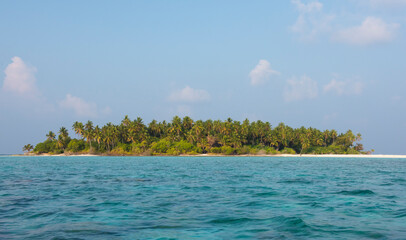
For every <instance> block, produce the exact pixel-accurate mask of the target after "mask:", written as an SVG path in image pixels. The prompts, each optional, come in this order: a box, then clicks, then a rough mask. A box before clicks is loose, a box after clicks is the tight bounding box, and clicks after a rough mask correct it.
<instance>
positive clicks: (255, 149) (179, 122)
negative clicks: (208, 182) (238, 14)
mask: <svg viewBox="0 0 406 240" xmlns="http://www.w3.org/2000/svg"><path fill="white" fill-rule="evenodd" d="M72 130H73V131H74V132H75V134H76V135H77V136H78V138H71V137H70V136H69V133H68V129H67V128H65V127H61V128H60V129H59V132H58V136H57V135H56V134H55V133H54V132H52V131H49V133H48V134H46V140H45V141H44V142H40V143H38V144H36V145H35V146H33V145H31V144H27V145H25V146H24V147H23V150H24V151H25V152H26V154H29V155H45V154H46V155H49V154H51V155H57V154H63V155H81V154H93V155H106V156H109V155H111V156H152V155H169V156H178V155H199V154H208V155H278V154H298V155H299V154H300V155H302V154H313V155H314V154H369V153H371V151H364V147H363V145H362V144H361V143H359V141H361V134H359V133H357V134H354V133H353V132H352V131H351V130H348V131H346V132H345V133H338V132H337V131H336V130H334V129H333V130H324V131H321V130H318V129H316V128H311V127H309V128H306V127H300V128H292V127H289V126H287V125H285V124H284V123H279V124H278V125H277V126H276V127H272V125H271V124H270V123H269V122H263V121H260V120H258V121H252V122H250V121H249V120H248V119H246V120H244V121H243V122H240V121H235V120H232V119H231V118H228V119H227V120H225V121H221V120H215V121H213V120H210V119H209V120H206V121H203V120H197V121H194V120H193V119H191V118H190V117H188V116H186V117H183V118H180V117H179V116H175V117H173V119H172V121H171V122H166V121H162V122H158V121H156V120H152V121H151V122H150V123H149V124H147V125H146V124H144V122H143V120H142V118H140V117H137V118H136V119H134V120H131V119H130V118H129V117H128V116H125V117H124V119H123V120H122V121H121V123H120V124H118V125H114V124H112V123H107V124H106V125H104V126H94V124H93V122H92V121H90V120H89V121H87V122H86V123H82V122H75V123H74V124H73V126H72ZM372 151H373V150H372Z"/></svg>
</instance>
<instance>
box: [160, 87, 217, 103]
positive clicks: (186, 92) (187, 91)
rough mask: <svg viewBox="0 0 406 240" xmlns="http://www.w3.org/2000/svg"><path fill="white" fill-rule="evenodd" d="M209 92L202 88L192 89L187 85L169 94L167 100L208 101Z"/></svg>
mask: <svg viewBox="0 0 406 240" xmlns="http://www.w3.org/2000/svg"><path fill="white" fill-rule="evenodd" d="M210 98H211V96H210V94H209V93H208V92H207V91H206V90H203V89H193V88H191V87H189V86H186V87H184V88H183V89H180V90H177V91H174V92H172V93H171V94H170V95H169V98H168V99H169V101H172V102H186V103H195V102H207V101H210Z"/></svg>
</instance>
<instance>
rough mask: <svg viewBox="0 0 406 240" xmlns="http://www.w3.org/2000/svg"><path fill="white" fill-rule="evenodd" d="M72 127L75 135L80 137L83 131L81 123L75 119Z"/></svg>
mask: <svg viewBox="0 0 406 240" xmlns="http://www.w3.org/2000/svg"><path fill="white" fill-rule="evenodd" d="M72 129H73V130H74V131H75V133H76V134H77V135H79V136H80V137H83V132H84V126H83V123H81V122H77V121H76V122H75V123H74V124H73V126H72Z"/></svg>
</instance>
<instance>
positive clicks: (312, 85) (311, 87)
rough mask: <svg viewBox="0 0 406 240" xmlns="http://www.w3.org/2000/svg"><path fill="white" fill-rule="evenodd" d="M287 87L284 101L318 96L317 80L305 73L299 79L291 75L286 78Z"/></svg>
mask: <svg viewBox="0 0 406 240" xmlns="http://www.w3.org/2000/svg"><path fill="white" fill-rule="evenodd" d="M287 84H288V85H287V87H286V89H285V92H284V97H285V101H286V102H292V101H298V100H303V99H312V98H316V97H317V96H318V86H317V82H316V81H313V80H312V79H311V78H309V77H308V76H306V75H303V76H302V77H301V78H300V79H297V78H296V77H292V78H290V79H288V80H287Z"/></svg>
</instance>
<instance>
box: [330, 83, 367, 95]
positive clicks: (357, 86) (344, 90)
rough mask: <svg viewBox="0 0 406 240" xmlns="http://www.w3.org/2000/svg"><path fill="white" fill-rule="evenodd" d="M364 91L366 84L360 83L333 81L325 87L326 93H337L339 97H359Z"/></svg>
mask: <svg viewBox="0 0 406 240" xmlns="http://www.w3.org/2000/svg"><path fill="white" fill-rule="evenodd" d="M363 89H364V84H363V83H362V82H360V81H337V80H336V79H332V80H331V81H330V82H329V83H328V84H326V85H324V87H323V92H324V93H329V92H332V93H335V94H336V95H338V96H342V95H359V94H361V93H362V91H363Z"/></svg>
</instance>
